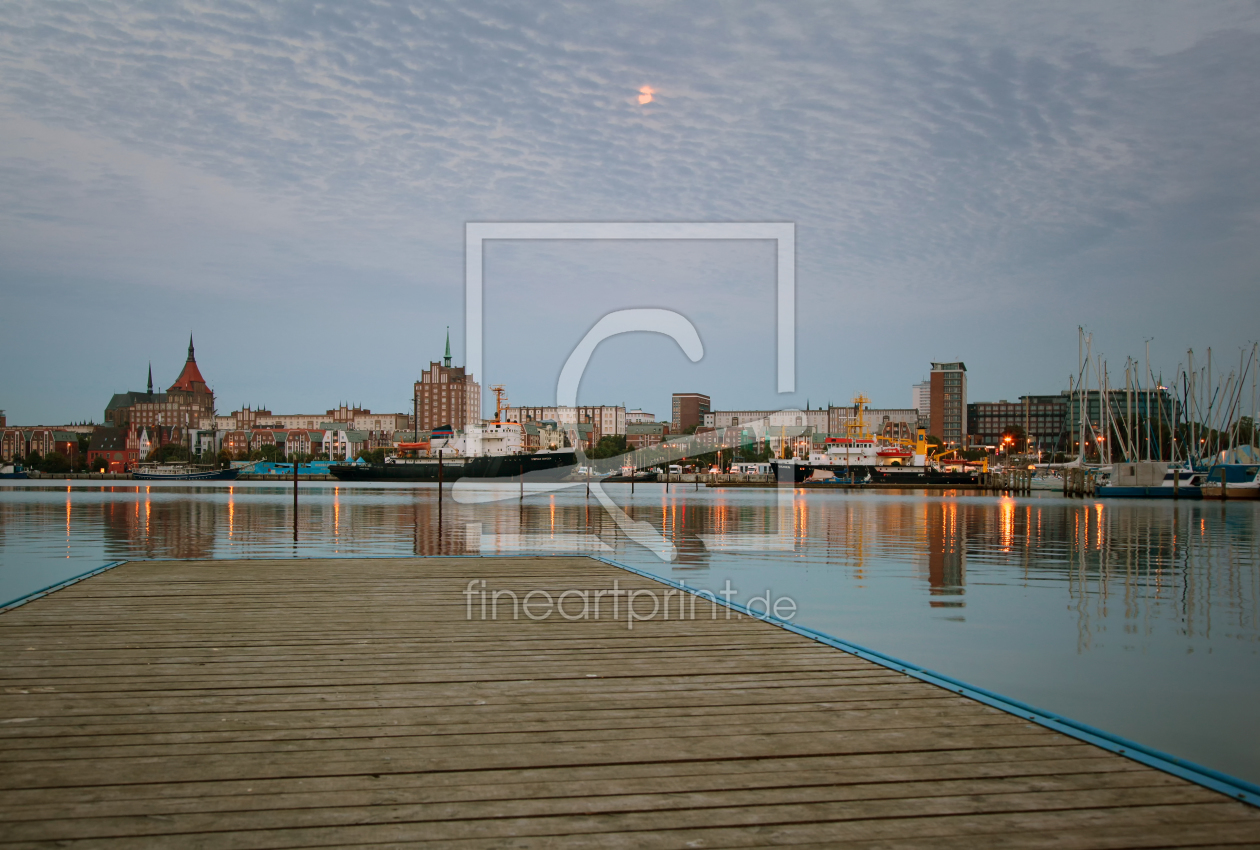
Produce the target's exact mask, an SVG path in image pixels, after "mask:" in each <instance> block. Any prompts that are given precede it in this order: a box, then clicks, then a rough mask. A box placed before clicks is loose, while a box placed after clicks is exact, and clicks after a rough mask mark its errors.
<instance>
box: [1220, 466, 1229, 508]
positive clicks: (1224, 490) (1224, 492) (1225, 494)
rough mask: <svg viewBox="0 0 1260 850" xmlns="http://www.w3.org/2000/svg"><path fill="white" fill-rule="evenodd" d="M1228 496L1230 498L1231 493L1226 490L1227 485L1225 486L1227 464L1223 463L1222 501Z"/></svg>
mask: <svg viewBox="0 0 1260 850" xmlns="http://www.w3.org/2000/svg"><path fill="white" fill-rule="evenodd" d="M1228 498H1229V494H1228V493H1227V492H1226V487H1225V466H1224V464H1222V465H1221V501H1222V502H1224V501H1225V500H1227V499H1228Z"/></svg>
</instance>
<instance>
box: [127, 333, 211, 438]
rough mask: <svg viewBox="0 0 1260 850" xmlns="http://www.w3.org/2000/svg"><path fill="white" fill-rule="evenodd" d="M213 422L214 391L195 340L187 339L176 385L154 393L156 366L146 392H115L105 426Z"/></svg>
mask: <svg viewBox="0 0 1260 850" xmlns="http://www.w3.org/2000/svg"><path fill="white" fill-rule="evenodd" d="M213 422H214V392H213V391H212V390H211V389H210V387H209V386H207V384H206V379H205V378H203V377H202V376H201V370H200V369H199V368H197V359H196V357H195V356H194V354H193V340H192V337H191V336H189V337H188V359H187V360H186V361H184V368H183V369H182V370H181V371H180V373H179V377H178V378H176V379H175V383H173V384H171V385H170V386H169V387H167V389H166V392H164V393H155V392H154V391H153V367H152V366H150V367H149V385H148V389H147V390H146V391H145V392H142V393H141V392H125V393H115V394H114V396H113V398H111V399H110V400H109V404H108V406H106V408H105V424H106V426H109V427H113V428H143V427H146V426H157V425H166V426H176V425H178V426H180V427H182V428H209V427H211V426H212V423H213Z"/></svg>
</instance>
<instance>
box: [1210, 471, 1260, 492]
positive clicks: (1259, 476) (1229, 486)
mask: <svg viewBox="0 0 1260 850" xmlns="http://www.w3.org/2000/svg"><path fill="white" fill-rule="evenodd" d="M1221 468H1223V467H1217V469H1221ZM1214 471H1215V470H1209V471H1208V472H1207V480H1206V481H1204V482H1203V485H1202V486H1201V487H1200V488H1199V491H1200V492H1201V493H1202V494H1203V498H1205V499H1222V498H1223V499H1225V500H1229V499H1260V467H1254V466H1253V467H1249V468H1248V469H1247V470H1245V471H1246V472H1254V475H1252V478H1251V480H1250V481H1232V480H1230V478H1231V476H1230V474H1229V472H1228V471H1227V472H1226V475H1225V483H1224V484H1222V483H1221V475H1220V473H1219V472H1217V473H1216V475H1215V476H1213V474H1212V473H1213V472H1214ZM1222 489H1224V492H1221V491H1222Z"/></svg>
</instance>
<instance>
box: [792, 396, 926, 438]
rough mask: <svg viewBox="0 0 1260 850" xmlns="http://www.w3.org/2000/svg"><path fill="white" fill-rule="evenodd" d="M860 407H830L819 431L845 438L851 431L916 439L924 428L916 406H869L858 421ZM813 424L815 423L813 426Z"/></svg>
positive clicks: (864, 409) (816, 428)
mask: <svg viewBox="0 0 1260 850" xmlns="http://www.w3.org/2000/svg"><path fill="white" fill-rule="evenodd" d="M857 407H858V406H857V405H856V404H855V405H853V406H851V407H834V406H833V407H829V408H828V409H827V421H826V423H824V424H823V426H822V427H821V428H819V427H815V430H817V431H826V432H827V433H829V434H837V435H840V436H845V435H847V434H849V433H850V432H851V431H858V432H862V433H867V434H875V435H876V436H880V437H889V438H892V439H898V440H913V439H914V438H915V431H916V429H918V428H920V427H922V426H923V420H922V419H920V418H919V411H918V410H917V409H916V408H913V407H866V408H863V409H862V421H861V423H859V422H858V418H857ZM811 424H812V423H811Z"/></svg>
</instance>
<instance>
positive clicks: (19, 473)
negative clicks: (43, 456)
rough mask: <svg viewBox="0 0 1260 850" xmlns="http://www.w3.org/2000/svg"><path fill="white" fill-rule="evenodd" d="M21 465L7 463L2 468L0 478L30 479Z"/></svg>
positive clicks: (0, 468)
mask: <svg viewBox="0 0 1260 850" xmlns="http://www.w3.org/2000/svg"><path fill="white" fill-rule="evenodd" d="M29 477H30V476H29V475H27V474H26V470H25V469H23V468H22V464H20V463H6V464H5V465H4V466H0V478H29Z"/></svg>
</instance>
